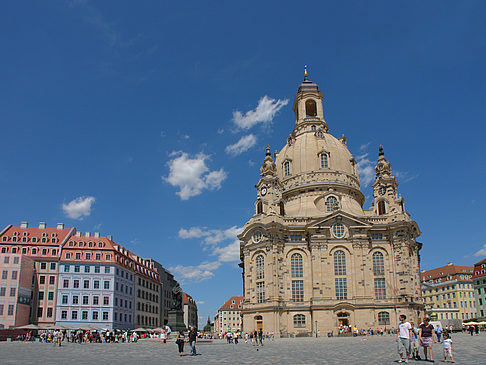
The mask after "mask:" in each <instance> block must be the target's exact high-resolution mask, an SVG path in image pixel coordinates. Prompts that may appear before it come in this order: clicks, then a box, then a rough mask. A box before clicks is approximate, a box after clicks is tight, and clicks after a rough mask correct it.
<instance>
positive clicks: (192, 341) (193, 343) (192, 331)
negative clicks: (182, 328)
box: [187, 326, 197, 356]
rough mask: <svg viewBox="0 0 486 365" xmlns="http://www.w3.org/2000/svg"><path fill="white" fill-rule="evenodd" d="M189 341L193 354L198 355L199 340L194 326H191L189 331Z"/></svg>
mask: <svg viewBox="0 0 486 365" xmlns="http://www.w3.org/2000/svg"><path fill="white" fill-rule="evenodd" d="M187 341H188V342H189V346H191V356H196V355H197V353H196V342H197V331H196V329H195V328H194V327H193V326H190V327H189V333H188V334H187Z"/></svg>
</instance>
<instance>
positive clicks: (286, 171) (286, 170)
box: [284, 161, 290, 176]
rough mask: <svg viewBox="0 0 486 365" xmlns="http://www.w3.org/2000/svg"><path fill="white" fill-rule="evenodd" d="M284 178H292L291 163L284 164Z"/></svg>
mask: <svg viewBox="0 0 486 365" xmlns="http://www.w3.org/2000/svg"><path fill="white" fill-rule="evenodd" d="M284 176H290V162H289V161H285V162H284Z"/></svg>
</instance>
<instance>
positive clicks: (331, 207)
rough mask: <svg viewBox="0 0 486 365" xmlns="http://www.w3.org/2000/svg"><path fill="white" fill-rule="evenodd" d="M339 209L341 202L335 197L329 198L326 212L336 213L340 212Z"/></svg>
mask: <svg viewBox="0 0 486 365" xmlns="http://www.w3.org/2000/svg"><path fill="white" fill-rule="evenodd" d="M338 208H339V202H338V200H337V198H336V197H335V196H329V197H327V199H326V210H327V211H328V212H334V211H335V210H338Z"/></svg>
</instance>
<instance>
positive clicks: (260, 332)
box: [258, 328, 263, 346]
mask: <svg viewBox="0 0 486 365" xmlns="http://www.w3.org/2000/svg"><path fill="white" fill-rule="evenodd" d="M258 342H259V343H260V346H263V329H261V328H260V331H258Z"/></svg>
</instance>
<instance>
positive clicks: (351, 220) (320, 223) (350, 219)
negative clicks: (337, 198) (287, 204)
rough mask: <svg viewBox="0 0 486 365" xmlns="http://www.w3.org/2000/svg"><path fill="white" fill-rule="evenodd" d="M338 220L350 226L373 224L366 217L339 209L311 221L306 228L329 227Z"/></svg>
mask: <svg viewBox="0 0 486 365" xmlns="http://www.w3.org/2000/svg"><path fill="white" fill-rule="evenodd" d="M336 221H339V222H341V223H343V224H346V225H347V226H350V227H362V228H366V227H371V226H372V225H371V224H370V223H369V222H367V221H365V220H364V219H361V218H357V217H354V216H352V215H350V214H347V213H345V212H343V211H340V210H339V211H336V212H334V213H332V214H331V215H328V216H327V217H325V218H318V219H316V220H314V221H313V222H311V223H309V224H308V225H307V227H306V228H307V229H309V228H310V229H312V228H315V229H318V228H322V227H329V226H332V225H333V224H334V223H335V222H336Z"/></svg>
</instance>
